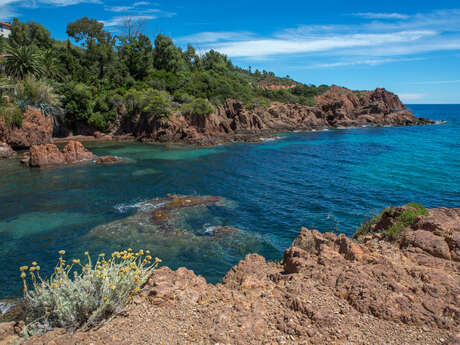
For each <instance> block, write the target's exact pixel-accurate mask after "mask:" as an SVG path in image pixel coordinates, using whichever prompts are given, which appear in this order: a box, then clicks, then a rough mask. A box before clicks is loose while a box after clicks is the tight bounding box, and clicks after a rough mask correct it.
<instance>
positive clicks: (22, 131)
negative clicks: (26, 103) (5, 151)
mask: <svg viewBox="0 0 460 345" xmlns="http://www.w3.org/2000/svg"><path fill="white" fill-rule="evenodd" d="M52 136H53V119H52V118H51V117H47V116H44V115H43V114H42V113H41V111H40V110H37V109H32V108H28V109H27V110H26V111H25V112H24V114H23V118H22V126H21V128H17V127H14V126H8V125H7V124H6V123H5V121H4V120H3V118H1V117H0V142H5V143H7V144H9V145H10V146H11V147H13V148H14V149H24V148H29V147H31V146H32V145H42V144H48V143H51V142H52Z"/></svg>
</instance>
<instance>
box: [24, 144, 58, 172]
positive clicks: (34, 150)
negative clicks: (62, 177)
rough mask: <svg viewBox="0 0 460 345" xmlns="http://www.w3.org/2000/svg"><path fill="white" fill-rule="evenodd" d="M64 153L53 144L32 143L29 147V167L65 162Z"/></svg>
mask: <svg viewBox="0 0 460 345" xmlns="http://www.w3.org/2000/svg"><path fill="white" fill-rule="evenodd" d="M66 163H67V161H66V158H65V156H64V154H63V153H62V152H61V151H59V149H58V147H57V146H56V145H54V144H45V145H33V146H32V147H31V148H30V158H29V166H30V167H43V166H49V165H63V164H66Z"/></svg>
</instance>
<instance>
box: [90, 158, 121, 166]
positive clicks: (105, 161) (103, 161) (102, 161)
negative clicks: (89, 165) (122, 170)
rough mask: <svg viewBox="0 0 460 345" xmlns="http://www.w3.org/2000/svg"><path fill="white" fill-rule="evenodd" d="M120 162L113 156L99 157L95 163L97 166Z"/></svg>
mask: <svg viewBox="0 0 460 345" xmlns="http://www.w3.org/2000/svg"><path fill="white" fill-rule="evenodd" d="M119 162H121V159H120V158H118V157H114V156H102V157H99V158H98V159H97V161H96V163H98V164H114V163H119Z"/></svg>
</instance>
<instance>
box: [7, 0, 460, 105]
mask: <svg viewBox="0 0 460 345" xmlns="http://www.w3.org/2000/svg"><path fill="white" fill-rule="evenodd" d="M85 15H86V16H88V17H90V18H96V19H98V20H101V21H103V22H104V23H105V25H106V29H108V30H111V31H114V32H117V31H120V30H121V26H122V23H123V22H124V20H125V18H126V17H131V18H134V19H136V18H138V19H144V20H146V21H147V25H146V31H147V33H148V34H149V35H150V36H154V35H156V34H157V33H159V32H161V33H164V34H167V35H169V36H171V37H172V38H173V39H174V40H175V42H176V43H177V44H179V45H181V46H185V45H186V44H187V43H188V42H190V43H192V44H193V45H194V46H195V47H197V48H198V49H200V50H201V51H206V50H207V49H216V50H218V51H221V52H223V53H225V54H227V55H228V56H229V57H230V58H231V59H232V60H233V61H234V63H235V64H237V65H239V66H242V67H248V66H251V67H252V68H253V70H254V69H256V68H259V69H261V70H262V69H265V70H268V71H274V72H275V73H276V74H278V75H281V76H284V75H289V76H291V77H292V78H294V79H296V80H298V81H301V82H304V83H313V84H338V85H341V86H346V87H349V88H352V89H373V88H376V87H385V88H387V89H389V90H391V91H393V92H396V93H397V94H399V95H400V97H401V98H402V100H403V101H404V102H406V103H457V104H459V103H460V3H459V1H458V0H455V1H425V0H419V1H412V0H399V1H393V0H386V1H378V2H370V1H352V2H350V1H338V0H329V1H315V2H312V1H305V0H304V1H296V0H291V1H279V0H276V1H272V0H267V1H264V2H262V1H250V0H246V1H241V0H232V1H215V0H213V1H209V0H201V1H196V2H192V1H187V2H186V1H176V0H169V1H157V2H151V1H145V0H134V1H127V0H123V1H111V0H0V18H1V19H3V20H9V19H11V18H12V17H13V16H17V17H19V18H20V19H21V20H22V21H28V20H31V21H38V22H40V23H42V24H43V25H45V26H46V27H47V28H48V29H49V30H50V31H51V32H52V35H53V36H54V37H55V38H58V39H66V38H67V37H66V34H65V29H66V25H67V23H69V22H71V21H73V20H75V19H78V18H80V17H82V16H85Z"/></svg>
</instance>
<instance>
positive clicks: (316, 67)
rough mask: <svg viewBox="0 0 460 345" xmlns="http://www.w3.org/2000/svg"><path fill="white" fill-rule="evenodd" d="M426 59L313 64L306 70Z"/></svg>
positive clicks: (375, 59) (390, 59) (381, 59)
mask: <svg viewBox="0 0 460 345" xmlns="http://www.w3.org/2000/svg"><path fill="white" fill-rule="evenodd" d="M420 60H424V58H401V59H400V58H373V59H364V60H351V61H338V62H331V63H318V64H312V65H310V66H305V67H304V69H318V68H334V67H343V66H357V65H365V66H378V65H383V64H386V63H390V62H410V61H420Z"/></svg>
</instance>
